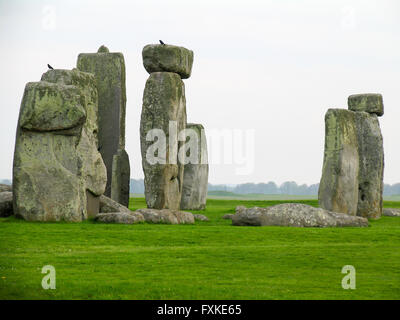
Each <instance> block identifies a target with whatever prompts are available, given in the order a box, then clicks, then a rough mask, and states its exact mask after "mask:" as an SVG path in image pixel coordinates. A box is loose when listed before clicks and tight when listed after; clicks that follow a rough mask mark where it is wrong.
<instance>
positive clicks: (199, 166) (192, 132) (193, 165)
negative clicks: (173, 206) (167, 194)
mask: <svg viewBox="0 0 400 320" xmlns="http://www.w3.org/2000/svg"><path fill="white" fill-rule="evenodd" d="M186 131H187V132H188V134H187V135H188V136H189V137H190V140H189V141H187V142H186V144H185V150H186V152H189V155H188V153H186V155H187V157H186V162H187V163H186V164H185V168H184V175H183V191H182V200H181V209H184V210H204V209H205V208H206V200H207V187H208V159H207V141H206V136H205V134H204V127H203V126H202V125H201V124H194V123H188V124H187V125H186ZM192 139H193V141H191V140H192ZM189 146H190V147H189Z"/></svg>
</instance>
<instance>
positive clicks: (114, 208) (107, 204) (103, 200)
mask: <svg viewBox="0 0 400 320" xmlns="http://www.w3.org/2000/svg"><path fill="white" fill-rule="evenodd" d="M111 212H122V213H131V212H132V211H131V210H129V208H127V207H125V206H123V205H122V204H120V203H118V202H117V201H114V200H113V199H111V198H109V197H107V196H105V195H102V196H100V213H111Z"/></svg>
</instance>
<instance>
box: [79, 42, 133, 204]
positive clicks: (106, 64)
mask: <svg viewBox="0 0 400 320" xmlns="http://www.w3.org/2000/svg"><path fill="white" fill-rule="evenodd" d="M77 68H78V69H79V70H82V71H85V72H90V73H92V74H94V76H95V79H96V83H97V90H98V95H99V98H98V100H99V108H98V110H99V111H98V112H99V125H98V127H99V128H98V137H99V151H100V153H101V155H102V157H103V160H104V163H105V165H106V168H107V186H106V191H105V193H104V194H105V195H106V196H108V197H110V196H111V185H112V178H113V175H112V171H113V169H112V165H113V157H114V155H115V154H117V153H118V150H119V149H122V150H123V149H125V113H126V87H125V61H124V56H123V55H122V53H116V52H112V53H110V52H109V50H108V49H107V48H106V47H105V46H101V47H100V48H99V50H98V52H97V53H81V54H80V55H79V56H78V62H77ZM126 158H127V154H126V155H125V156H124V159H126ZM128 165H129V159H128ZM124 166H125V165H124ZM125 172H126V170H125ZM127 181H128V182H127ZM120 183H121V185H119V187H118V188H117V189H119V190H120V191H119V192H118V193H119V195H121V199H122V201H123V202H124V203H123V204H126V195H125V194H124V191H125V190H126V189H129V176H128V177H126V176H124V177H121V179H120ZM122 183H124V184H125V185H122ZM122 194H124V195H122Z"/></svg>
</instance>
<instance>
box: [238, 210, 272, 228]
mask: <svg viewBox="0 0 400 320" xmlns="http://www.w3.org/2000/svg"><path fill="white" fill-rule="evenodd" d="M266 210H268V208H259V207H254V208H246V207H243V206H238V207H236V210H235V211H236V214H233V215H232V217H231V219H232V224H233V225H234V226H261V220H260V215H261V213H262V212H264V211H266Z"/></svg>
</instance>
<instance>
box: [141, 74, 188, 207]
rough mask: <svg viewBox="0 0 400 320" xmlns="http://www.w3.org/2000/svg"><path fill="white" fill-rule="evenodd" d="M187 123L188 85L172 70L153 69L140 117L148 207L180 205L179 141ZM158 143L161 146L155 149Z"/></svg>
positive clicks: (180, 166) (145, 91)
mask: <svg viewBox="0 0 400 320" xmlns="http://www.w3.org/2000/svg"><path fill="white" fill-rule="evenodd" d="M185 127H186V100H185V85H184V83H183V81H182V80H181V78H180V76H179V75H178V74H177V73H172V72H154V73H151V74H150V77H149V78H148V79H147V82H146V86H145V89H144V94H143V107H142V115H141V121H140V143H141V154H142V166H143V172H144V184H145V197H146V203H147V206H148V208H154V209H164V208H168V209H175V210H179V208H180V203H181V195H182V183H183V170H184V166H183V163H182V162H181V161H178V150H179V149H180V147H181V145H182V142H179V143H178V133H179V132H181V131H182V130H184V129H185ZM153 129H155V130H153ZM154 135H155V136H157V138H155V136H154ZM163 137H165V139H164V138H163ZM154 141H156V142H154ZM164 142H165V143H164ZM156 145H157V146H159V148H156V150H155V149H154V148H155V146H156ZM181 160H183V159H181Z"/></svg>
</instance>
